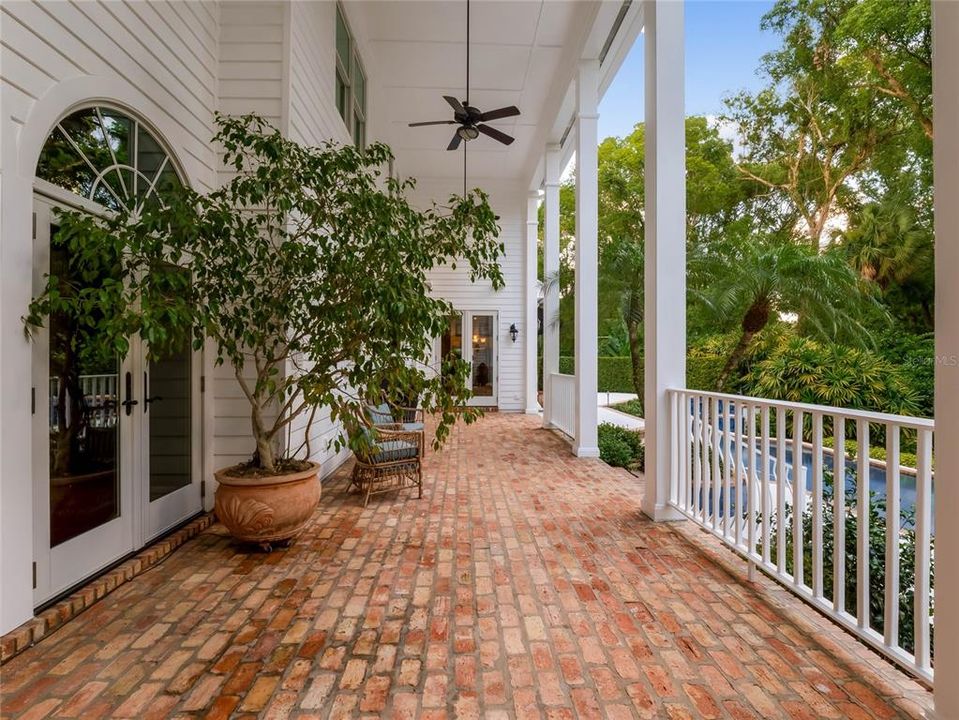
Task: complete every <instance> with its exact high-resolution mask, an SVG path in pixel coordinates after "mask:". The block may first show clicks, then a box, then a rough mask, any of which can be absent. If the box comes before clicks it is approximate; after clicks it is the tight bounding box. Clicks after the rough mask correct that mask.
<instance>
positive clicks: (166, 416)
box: [147, 338, 193, 502]
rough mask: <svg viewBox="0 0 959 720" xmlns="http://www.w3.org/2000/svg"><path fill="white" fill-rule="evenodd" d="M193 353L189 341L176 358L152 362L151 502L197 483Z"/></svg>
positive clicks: (149, 400) (150, 397)
mask: <svg viewBox="0 0 959 720" xmlns="http://www.w3.org/2000/svg"><path fill="white" fill-rule="evenodd" d="M191 371H192V352H191V349H190V342H189V338H187V339H185V340H184V341H183V344H182V345H181V346H180V347H179V348H177V349H176V350H175V351H173V352H172V354H169V355H167V356H166V357H163V358H156V359H153V360H151V361H150V375H149V385H150V387H149V395H148V396H147V407H148V410H147V414H148V417H149V425H150V501H151V502H152V501H154V500H157V499H158V498H161V497H163V496H164V495H168V494H169V493H171V492H173V491H174V490H179V489H180V488H182V487H186V486H187V485H189V484H190V483H191V482H192V481H193V473H192V462H191V460H192V453H191V447H190V440H191V437H190V436H191V420H192V414H193V413H192V412H191V410H192V408H191V397H190V395H191V387H192V383H191V381H190V375H191Z"/></svg>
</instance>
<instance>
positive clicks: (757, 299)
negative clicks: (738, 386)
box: [693, 241, 879, 390]
mask: <svg viewBox="0 0 959 720" xmlns="http://www.w3.org/2000/svg"><path fill="white" fill-rule="evenodd" d="M694 264H695V265H696V266H697V267H696V268H695V269H694V277H695V276H697V275H698V276H699V278H700V283H701V285H702V287H703V289H702V290H701V291H693V296H694V298H695V299H697V300H699V301H700V302H701V304H702V305H703V306H704V308H705V309H706V312H707V313H708V314H709V315H710V316H711V317H712V319H713V320H714V321H716V322H717V324H719V325H720V326H725V327H730V326H736V325H738V329H739V339H738V341H737V342H736V345H735V346H734V347H733V349H732V351H731V352H730V354H729V357H728V358H727V359H726V363H725V365H724V367H723V369H722V372H721V373H720V375H719V378H718V381H717V385H718V389H720V390H722V389H723V388H724V387H725V384H726V382H727V381H728V380H729V377H730V375H731V374H732V372H733V371H734V370H735V369H736V368H737V367H738V366H739V365H740V363H741V362H742V360H743V358H744V357H745V355H746V351H747V350H748V348H749V345H750V343H751V342H752V340H753V338H754V337H755V336H756V335H757V334H758V333H759V332H761V331H762V330H763V329H764V328H765V327H766V326H767V325H769V323H770V322H771V321H772V320H773V319H775V318H784V317H788V316H790V315H792V316H794V317H795V318H796V320H797V322H798V323H799V324H800V327H801V328H802V331H803V333H804V334H805V335H809V336H812V337H818V338H821V339H824V340H835V339H837V338H838V337H842V338H844V339H846V340H848V341H850V342H853V343H856V344H862V343H863V342H868V339H869V335H868V332H867V331H866V328H865V327H864V326H863V324H862V323H861V322H860V318H861V317H863V315H864V314H865V313H866V311H867V310H868V309H870V308H872V309H876V310H878V309H879V306H878V304H877V303H876V301H875V299H874V298H873V297H872V295H871V294H870V293H868V291H866V290H865V289H864V288H863V286H862V285H861V283H860V281H859V278H858V277H857V275H856V273H855V272H854V271H853V270H852V268H851V267H850V266H849V264H848V263H847V262H846V259H845V258H844V257H843V256H842V255H841V254H840V253H838V252H835V251H827V252H825V253H819V252H816V251H815V250H813V249H812V248H810V247H808V246H806V245H796V244H792V243H782V242H769V241H765V242H763V241H758V242H756V241H753V242H746V243H742V244H738V243H737V244H735V245H733V244H728V245H726V246H725V247H722V248H716V250H715V251H713V252H712V253H711V254H710V255H709V256H706V257H703V258H700V259H698V260H694ZM700 273H701V274H700Z"/></svg>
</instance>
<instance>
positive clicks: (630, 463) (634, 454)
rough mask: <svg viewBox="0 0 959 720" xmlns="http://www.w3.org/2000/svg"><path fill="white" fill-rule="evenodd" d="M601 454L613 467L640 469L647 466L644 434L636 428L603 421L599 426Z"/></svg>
mask: <svg viewBox="0 0 959 720" xmlns="http://www.w3.org/2000/svg"><path fill="white" fill-rule="evenodd" d="M599 456H600V458H601V459H602V460H603V461H604V462H606V463H607V464H609V465H612V466H613V467H624V468H632V467H636V468H638V469H639V470H644V469H645V467H646V448H645V447H644V445H643V437H642V435H641V434H640V433H639V432H638V431H636V430H630V429H629V428H624V427H619V426H618V425H612V424H610V423H601V424H600V426H599Z"/></svg>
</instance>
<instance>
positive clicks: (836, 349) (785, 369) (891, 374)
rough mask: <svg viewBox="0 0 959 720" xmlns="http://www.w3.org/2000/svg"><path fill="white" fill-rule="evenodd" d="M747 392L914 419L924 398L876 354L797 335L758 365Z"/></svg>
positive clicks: (773, 397) (748, 377) (747, 381)
mask: <svg viewBox="0 0 959 720" xmlns="http://www.w3.org/2000/svg"><path fill="white" fill-rule="evenodd" d="M743 382H744V388H743V389H744V391H745V392H746V393H747V394H749V395H755V396H756V397H765V398H772V399H774V400H789V401H793V402H804V403H812V404H815V405H830V406H835V407H845V408H858V409H861V410H876V411H878V412H886V413H898V414H902V415H913V414H915V413H916V412H918V411H919V410H920V408H919V397H918V395H917V393H916V391H915V390H914V389H913V388H912V387H911V386H910V384H909V381H908V379H907V378H906V376H905V375H904V373H903V372H902V370H901V369H900V367H898V366H897V365H895V364H894V363H891V362H890V361H888V360H886V359H885V358H883V357H881V356H879V355H877V354H876V353H872V352H869V351H867V350H858V349H855V348H850V347H846V346H845V345H836V344H825V343H820V342H817V341H815V340H810V339H808V338H803V337H794V338H792V339H791V340H789V341H788V342H786V343H784V344H783V345H782V346H781V347H779V348H778V349H777V350H775V351H773V352H772V353H771V354H770V355H769V357H767V358H765V359H763V360H761V361H760V362H758V363H756V365H754V366H753V368H752V370H751V371H750V373H749V374H748V375H747V376H746V378H745V379H744V381H743Z"/></svg>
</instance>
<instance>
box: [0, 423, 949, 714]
mask: <svg viewBox="0 0 959 720" xmlns="http://www.w3.org/2000/svg"><path fill="white" fill-rule="evenodd" d="M537 425H538V422H537V420H536V419H535V418H531V417H527V416H515V415H505V414H490V415H488V416H487V417H486V418H484V419H483V420H482V421H480V422H479V423H477V424H475V425H472V426H470V427H460V428H457V429H456V430H455V431H454V434H453V437H452V440H451V442H450V444H449V446H448V448H447V449H446V450H444V451H442V452H440V453H430V454H429V455H428V457H427V460H426V470H425V483H424V497H423V499H422V500H416V499H414V498H412V497H410V495H409V494H408V493H407V492H405V491H404V492H402V493H401V494H397V495H383V496H380V497H379V498H377V499H376V500H375V501H374V502H371V504H370V506H369V507H368V508H365V509H364V508H363V507H362V503H361V502H360V499H359V498H358V497H357V496H355V495H350V494H347V493H346V483H345V478H346V477H347V473H348V468H343V469H341V470H340V471H338V472H337V473H336V475H335V476H334V478H332V479H331V481H328V483H327V484H326V485H325V487H324V496H323V500H322V501H321V506H320V508H319V510H318V512H317V515H316V518H315V522H314V523H313V525H312V526H311V528H310V529H309V530H308V531H307V532H306V534H305V535H304V536H302V537H301V538H300V539H299V540H298V541H297V542H296V543H295V544H294V545H293V546H292V547H291V548H289V549H287V550H279V551H275V552H273V553H271V554H269V555H266V554H262V553H260V552H257V551H253V550H250V549H245V548H241V547H238V546H236V545H234V544H233V543H232V542H231V541H230V540H229V539H228V538H227V537H226V536H225V535H224V533H223V531H222V529H221V528H220V526H218V525H215V526H213V527H212V528H210V529H209V530H207V531H206V532H204V533H202V534H201V535H199V536H198V537H197V538H195V539H194V540H192V541H190V542H189V543H187V544H186V545H184V546H183V547H182V548H181V549H180V550H178V551H176V552H175V553H173V554H172V555H171V556H170V557H169V558H168V559H166V560H165V561H164V562H162V563H161V564H159V565H157V566H156V567H154V568H152V569H150V570H149V571H147V572H145V573H143V574H142V575H140V576H139V577H136V578H134V579H133V580H131V581H130V582H129V583H127V584H125V585H123V586H122V587H120V588H119V589H118V590H116V591H115V592H113V593H112V594H110V595H108V596H107V597H106V598H104V599H103V600H101V601H100V602H98V603H96V604H95V605H93V606H92V607H91V608H90V609H89V610H87V611H85V612H84V613H83V614H82V615H80V616H79V617H78V618H76V619H74V620H72V621H70V622H69V623H67V624H66V625H65V626H63V627H62V628H60V629H58V630H56V631H55V632H53V633H52V634H50V635H49V636H48V637H45V638H44V639H42V640H41V641H40V642H39V643H38V644H37V645H35V646H34V647H32V648H29V649H27V650H26V651H25V652H23V653H22V654H21V655H19V656H18V657H15V658H13V659H12V660H11V661H10V662H9V663H8V664H7V665H5V666H4V667H3V668H2V696H0V697H2V714H3V717H10V718H14V717H36V718H40V717H74V718H96V717H136V718H188V717H189V718H201V717H203V718H225V717H251V718H252V717H258V716H259V717H265V718H286V717H300V718H311V717H319V718H341V717H370V718H375V717H387V718H446V717H450V718H452V717H462V718H471V717H472V718H657V717H663V718H775V717H783V718H814V717H831V718H847V717H862V718H889V717H916V716H918V714H919V713H920V712H921V711H922V710H923V709H925V708H927V707H928V705H929V702H930V698H929V694H928V693H927V692H926V691H925V690H923V689H922V688H921V687H919V686H918V685H916V684H915V683H913V682H912V681H910V680H908V679H907V678H906V677H905V676H904V675H902V674H901V673H899V672H898V671H897V670H895V669H894V668H892V667H891V666H889V665H888V664H887V663H885V662H884V661H883V660H881V659H880V658H878V656H876V655H874V654H873V653H871V652H870V651H868V650H865V649H864V648H863V647H862V646H860V645H859V644H858V643H857V642H856V641H855V640H854V639H852V638H851V637H849V636H847V635H845V634H844V633H843V632H841V631H839V630H837V629H836V628H835V627H834V626H832V625H831V624H830V623H828V621H826V620H824V619H823V618H821V617H819V616H818V615H816V614H815V613H814V612H813V611H812V610H810V609H809V608H807V607H805V606H803V605H802V603H800V602H799V601H798V600H796V599H795V598H792V597H789V596H788V595H787V594H786V593H785V591H783V590H781V589H779V588H777V587H776V586H775V585H774V584H773V583H771V582H769V581H766V580H761V581H760V582H758V583H756V584H749V583H747V582H745V578H744V575H743V572H742V571H741V569H740V568H739V567H738V565H737V563H738V561H736V560H734V559H733V558H732V556H731V555H730V554H729V553H728V552H727V551H725V550H723V549H721V548H718V547H717V546H716V545H715V543H714V541H712V540H711V539H709V538H708V537H706V536H705V535H704V534H703V533H697V532H696V531H695V530H694V529H691V528H689V527H688V526H676V525H664V524H654V523H652V522H649V521H648V520H647V519H645V518H644V517H643V516H642V514H641V513H640V511H639V500H640V497H641V494H642V480H641V479H639V478H635V477H633V476H631V475H629V474H628V473H626V472H625V471H622V470H617V469H613V468H610V467H608V466H606V465H605V464H603V463H602V462H600V461H598V460H582V459H577V458H574V457H572V456H571V455H570V454H569V451H568V448H566V447H565V446H564V443H563V441H562V440H561V439H560V438H558V437H557V436H556V435H554V434H552V433H551V432H548V431H545V430H542V429H539V428H538V427H537Z"/></svg>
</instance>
